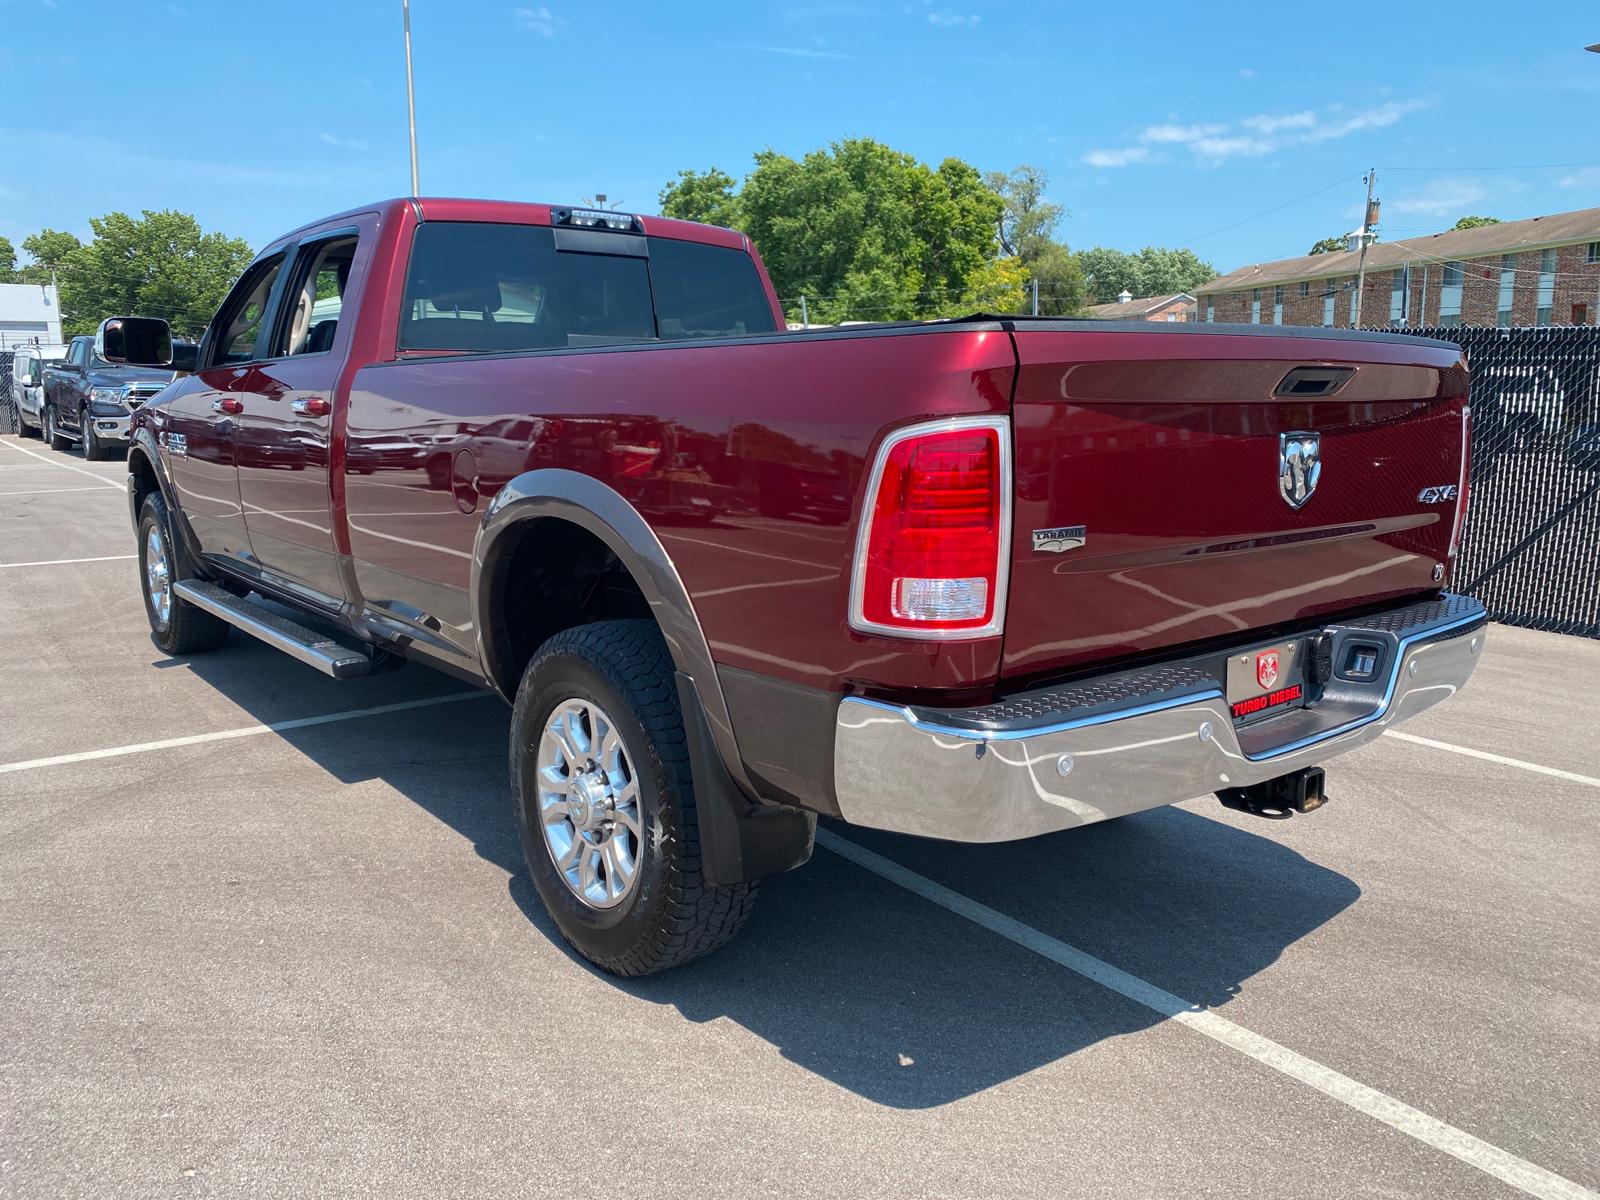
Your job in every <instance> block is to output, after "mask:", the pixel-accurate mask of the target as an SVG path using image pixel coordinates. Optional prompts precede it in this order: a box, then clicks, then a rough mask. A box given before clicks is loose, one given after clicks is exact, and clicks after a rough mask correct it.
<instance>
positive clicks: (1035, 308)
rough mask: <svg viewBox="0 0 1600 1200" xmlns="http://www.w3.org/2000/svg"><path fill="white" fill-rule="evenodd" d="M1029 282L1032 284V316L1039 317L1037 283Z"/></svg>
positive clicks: (1035, 280)
mask: <svg viewBox="0 0 1600 1200" xmlns="http://www.w3.org/2000/svg"><path fill="white" fill-rule="evenodd" d="M1030 282H1032V284H1033V315H1034V316H1036V317H1037V316H1038V315H1039V281H1038V280H1037V279H1034V280H1031V281H1030Z"/></svg>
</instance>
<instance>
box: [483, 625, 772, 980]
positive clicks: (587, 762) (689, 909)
mask: <svg viewBox="0 0 1600 1200" xmlns="http://www.w3.org/2000/svg"><path fill="white" fill-rule="evenodd" d="M511 784H512V788H513V789H514V791H515V795H516V804H517V823H518V825H519V827H520V830H521V834H522V852H523V856H524V857H525V858H526V859H527V863H528V871H529V874H530V875H532V877H533V884H534V887H535V888H536V889H537V890H538V892H539V898H540V899H541V900H542V901H543V902H544V906H545V909H546V910H547V911H548V912H549V913H550V916H551V917H552V918H553V919H554V920H555V923H556V926H557V927H558V928H559V929H560V930H561V933H562V936H563V937H565V938H566V939H567V941H568V942H570V943H571V944H572V946H573V948H574V949H576V950H577V951H578V953H579V954H581V955H583V956H584V957H585V958H587V959H588V960H589V961H590V962H592V963H594V964H595V965H597V966H599V967H601V968H602V969H604V970H606V971H609V972H611V973H612V974H614V975H648V974H651V973H653V972H656V971H662V970H665V969H666V968H668V967H675V966H679V965H680V964H682V963H686V962H688V961H689V960H690V959H693V958H698V957H699V956H700V955H702V954H706V953H709V952H710V951H712V950H715V949H717V948H718V947H719V946H721V945H722V944H723V943H725V942H727V941H728V940H729V939H730V938H732V937H733V936H734V934H736V933H737V932H738V931H739V930H740V929H741V928H742V927H743V925H744V923H745V921H747V920H748V919H749V916H750V912H751V909H752V907H753V905H754V903H755V895H756V891H757V884H756V883H754V882H750V883H738V884H733V885H730V886H727V887H712V886H711V885H709V884H707V883H706V881H705V877H704V875H703V874H702V873H701V869H700V828H699V822H698V820H697V816H696V812H695V797H694V782H693V779H692V778H691V773H690V770H689V755H688V750H687V748H686V743H685V740H684V732H683V719H682V715H681V713H680V712H679V708H678V693H677V685H676V681H675V678H674V675H673V669H672V660H671V658H670V657H669V656H668V654H667V648H666V644H665V643H664V642H663V641H662V639H661V633H660V631H659V630H658V629H657V628H656V627H655V625H654V624H653V623H651V622H649V621H601V622H597V623H595V624H593V625H581V626H579V627H577V628H575V629H569V630H566V631H564V632H562V633H558V634H556V635H555V636H554V637H552V638H550V639H549V640H548V641H547V642H545V643H544V645H543V646H541V647H540V648H539V650H538V653H536V654H535V655H534V657H533V661H532V662H530V663H529V664H528V669H527V671H526V672H525V673H524V674H523V677H522V685H521V687H519V688H518V689H517V702H516V706H515V708H514V709H513V710H512V718H511Z"/></svg>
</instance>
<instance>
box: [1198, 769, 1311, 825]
mask: <svg viewBox="0 0 1600 1200" xmlns="http://www.w3.org/2000/svg"><path fill="white" fill-rule="evenodd" d="M1326 785H1327V774H1326V773H1325V772H1324V771H1323V769H1322V768H1321V767H1306V768H1305V769H1303V770H1300V771H1292V772H1290V773H1289V774H1288V775H1280V776H1278V777H1277V778H1276V779H1268V780H1265V781H1264V782H1262V783H1255V784H1251V785H1250V786H1249V787H1242V788H1223V789H1222V790H1221V791H1219V792H1218V793H1217V799H1218V800H1221V801H1222V804H1223V807H1225V808H1232V809H1235V810H1237V811H1239V812H1244V813H1249V814H1250V815H1251V816H1256V817H1266V818H1267V819H1268V820H1270V821H1286V820H1288V819H1289V818H1290V817H1292V816H1294V814H1295V813H1308V812H1315V811H1316V810H1317V809H1319V808H1321V807H1322V806H1323V805H1324V804H1326V803H1327V802H1328V793H1327V790H1326Z"/></svg>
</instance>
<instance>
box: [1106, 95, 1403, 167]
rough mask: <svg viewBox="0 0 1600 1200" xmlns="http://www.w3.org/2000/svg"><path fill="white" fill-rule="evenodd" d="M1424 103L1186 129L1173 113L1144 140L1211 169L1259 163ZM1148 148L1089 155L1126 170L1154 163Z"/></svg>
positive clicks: (1259, 116) (1377, 124)
mask: <svg viewBox="0 0 1600 1200" xmlns="http://www.w3.org/2000/svg"><path fill="white" fill-rule="evenodd" d="M1426 107H1427V102H1426V101H1424V100H1390V101H1388V102H1386V103H1384V104H1380V105H1377V106H1375V107H1373V108H1365V109H1360V110H1358V111H1355V112H1349V111H1347V110H1346V109H1345V108H1344V107H1343V106H1342V105H1332V106H1330V107H1329V108H1327V109H1325V110H1323V111H1322V112H1321V113H1318V112H1315V111H1313V110H1311V109H1303V110H1301V111H1300V112H1291V113H1256V114H1254V115H1252V116H1248V117H1240V118H1238V119H1237V120H1235V121H1232V122H1228V121H1197V122H1193V123H1191V124H1184V123H1181V122H1179V121H1177V120H1176V119H1174V118H1173V115H1172V114H1169V119H1168V121H1167V122H1165V123H1164V124H1160V125H1147V126H1145V127H1144V128H1143V129H1141V130H1140V131H1139V134H1138V139H1137V140H1138V141H1139V142H1141V143H1143V144H1144V145H1153V146H1187V147H1188V148H1189V151H1190V153H1191V154H1193V155H1194V156H1195V158H1197V159H1198V160H1200V161H1201V162H1203V163H1206V164H1208V165H1214V164H1216V163H1219V162H1222V161H1224V160H1226V159H1229V158H1259V157H1261V156H1263V155H1267V154H1273V153H1276V152H1277V151H1279V150H1283V149H1286V148H1288V147H1291V146H1311V145H1315V144H1317V143H1319V142H1327V141H1332V140H1333V139H1335V138H1343V137H1349V136H1350V135H1351V134H1353V133H1359V132H1361V131H1362V130H1367V129H1383V128H1385V127H1387V126H1389V125H1393V124H1394V123H1395V122H1396V121H1398V120H1400V119H1401V118H1402V117H1404V116H1405V115H1406V114H1407V113H1412V112H1415V111H1417V110H1418V109H1420V108H1426ZM1141 148H1142V147H1139V146H1130V147H1126V148H1122V149H1100V150H1093V151H1091V152H1090V153H1089V154H1087V155H1085V156H1084V161H1085V162H1087V163H1089V164H1090V165H1091V166H1107V167H1124V166H1127V165H1128V164H1129V163H1136V162H1146V161H1149V156H1148V155H1146V154H1142V153H1138V151H1139V150H1140V149H1141Z"/></svg>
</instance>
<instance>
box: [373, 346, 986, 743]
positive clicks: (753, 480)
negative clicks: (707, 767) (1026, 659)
mask: <svg viewBox="0 0 1600 1200" xmlns="http://www.w3.org/2000/svg"><path fill="white" fill-rule="evenodd" d="M1014 361H1015V360H1014V353H1013V350H1012V345H1011V341H1010V339H1009V337H1008V336H1007V335H1006V334H1005V332H1004V331H1002V330H1000V329H999V328H998V327H995V328H994V329H988V330H985V329H970V328H967V329H960V330H939V329H937V328H935V329H926V330H914V331H897V332H895V333H893V334H888V335H885V334H881V333H880V334H872V333H867V332H860V333H853V334H843V333H841V334H808V335H789V336H778V337H774V338H771V339H750V340H741V341H736V342H723V343H707V344H698V345H697V344H682V343H679V344H670V345H665V346H650V347H619V348H614V349H608V350H604V351H594V350H589V351H583V352H572V351H565V352H563V351H556V352H551V353H545V354H524V355H506V356H464V355H455V356H434V357H429V358H426V359H416V358H412V359H403V360H400V361H396V362H392V363H379V364H375V365H372V366H368V367H364V368H362V369H361V370H360V371H359V372H357V374H356V375H355V377H354V379H353V381H352V385H351V389H350V396H349V402H348V409H347V413H348V415H347V431H348V439H347V447H346V451H347V458H346V474H345V493H346V503H347V507H348V514H349V535H350V546H351V553H352V555H353V556H354V559H355V569H356V574H357V578H358V581H359V583H360V588H361V591H362V593H363V596H364V597H365V598H366V601H367V603H369V604H372V605H374V606H377V607H390V608H391V609H392V610H394V611H398V612H401V613H402V615H408V616H410V617H411V619H415V620H423V621H428V622H437V623H438V632H439V633H441V634H442V635H443V636H445V637H447V638H449V639H450V640H452V641H454V642H456V643H457V644H458V645H460V646H461V647H462V648H463V649H464V650H466V649H468V648H470V646H471V644H472V630H471V622H472V620H473V617H472V614H471V613H470V612H469V611H468V587H469V584H470V580H471V573H472V547H473V539H474V536H475V534H476V532H477V528H478V525H479V523H480V521H481V519H482V515H483V512H484V509H485V508H486V507H487V505H488V503H489V501H490V500H491V499H492V498H493V496H494V495H495V493H496V492H498V491H499V490H500V489H501V488H502V487H504V486H505V484H506V483H507V482H508V481H509V480H510V479H511V478H513V477H514V476H515V475H516V474H518V473H520V472H521V471H525V470H534V469H537V468H540V467H546V466H555V467H563V468H565V469H567V470H573V471H580V472H582V473H584V474H587V475H591V476H593V477H595V478H597V479H599V480H601V481H603V482H605V483H606V484H608V485H609V486H610V487H612V488H614V489H615V490H616V491H617V492H619V493H621V495H622V496H623V497H624V498H626V499H627V500H628V501H629V502H630V503H631V504H633V505H634V507H636V508H637V509H638V510H639V511H640V512H641V513H642V514H643V515H644V517H645V519H646V520H647V521H648V522H649V523H650V524H651V526H652V527H653V529H654V530H655V532H656V534H657V536H658V537H659V538H660V540H661V542H662V544H663V545H664V546H665V547H666V549H667V551H668V553H669V554H670V555H671V557H672V560H673V562H674V564H675V565H676V567H677V570H678V572H679V574H680V576H681V577H682V579H683V581H684V584H685V587H686V589H687V590H688V592H689V594H690V597H691V598H692V599H693V601H694V604H695V610H696V613H697V615H698V617H699V620H700V623H701V626H702V628H703V630H704V631H705V634H706V638H707V640H708V642H709V644H710V646H711V650H712V654H713V657H714V658H715V659H716V661H717V663H718V665H719V666H721V667H734V668H742V669H744V670H748V671H751V672H754V673H757V674H760V675H764V676H768V677H773V678H776V679H779V680H783V681H786V682H789V683H794V684H799V685H803V686H805V687H807V688H812V689H823V690H826V691H838V690H841V689H846V688H851V687H854V686H856V685H858V684H865V683H866V682H867V681H870V682H871V683H872V684H876V685H880V686H884V687H892V688H896V689H905V690H917V689H958V690H959V689H965V688H973V687H981V686H985V685H987V684H989V683H991V682H992V681H993V679H994V677H995V675H996V672H997V671H998V668H999V661H1000V639H998V638H992V639H985V640H983V641H977V642H969V643H930V644H920V643H916V642H908V641H899V640H889V639H883V638H867V637H863V636H861V635H858V634H855V633H853V632H851V631H850V630H849V628H848V626H847V624H846V621H845V609H846V599H847V593H848V587H849V567H850V564H851V561H852V558H853V553H854V533H855V526H854V520H855V509H856V505H857V504H858V502H859V497H858V495H857V492H858V490H859V485H860V482H861V477H862V475H863V474H864V473H865V471H866V469H867V466H868V463H869V462H870V456H871V454H872V452H873V449H874V447H875V446H876V443H877V441H878V438H879V437H880V435H881V434H882V433H883V432H884V431H885V430H886V429H889V428H892V427H895V426H898V425H900V424H904V423H906V422H908V421H912V420H919V419H928V418H931V417H936V416H940V415H952V416H953V415H964V414H973V413H1004V412H1006V411H1008V409H1009V400H1010V394H1011V385H1012V379H1013V375H1014ZM519 420H522V421H524V422H525V424H526V428H525V433H526V437H527V442H526V444H525V446H523V447H521V449H520V451H516V452H513V450H514V447H511V446H508V439H507V438H506V436H505V434H506V433H507V431H508V430H509V429H511V428H513V426H514V425H515V423H516V422H518V421H519ZM517 436H519V437H520V436H522V431H519V432H518V434H517ZM395 601H400V602H401V603H400V604H399V605H398V607H397V606H396V605H395V603H394V602H395ZM408 608H414V609H418V610H421V614H420V615H418V614H415V613H407V612H406V611H405V610H406V609H408ZM735 718H736V719H737V714H735Z"/></svg>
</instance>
